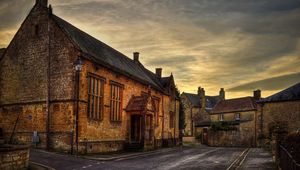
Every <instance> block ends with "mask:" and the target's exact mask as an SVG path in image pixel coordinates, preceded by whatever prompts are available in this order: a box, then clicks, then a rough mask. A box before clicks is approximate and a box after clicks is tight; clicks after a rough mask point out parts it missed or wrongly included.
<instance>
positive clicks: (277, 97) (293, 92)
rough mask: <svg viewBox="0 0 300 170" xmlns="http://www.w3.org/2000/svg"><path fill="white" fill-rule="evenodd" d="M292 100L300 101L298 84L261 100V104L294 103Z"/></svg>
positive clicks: (299, 85)
mask: <svg viewBox="0 0 300 170" xmlns="http://www.w3.org/2000/svg"><path fill="white" fill-rule="evenodd" d="M292 100H300V83H297V84H295V85H293V86H291V87H289V88H287V89H284V90H282V91H280V92H278V93H276V94H273V95H271V96H269V97H267V98H264V99H261V100H260V101H259V103H265V102H280V101H292Z"/></svg>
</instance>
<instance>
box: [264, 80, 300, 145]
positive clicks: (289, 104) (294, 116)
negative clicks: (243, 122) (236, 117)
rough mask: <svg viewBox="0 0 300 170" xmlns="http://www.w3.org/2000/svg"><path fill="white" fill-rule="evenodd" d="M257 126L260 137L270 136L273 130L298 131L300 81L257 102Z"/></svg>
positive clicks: (299, 128)
mask: <svg viewBox="0 0 300 170" xmlns="http://www.w3.org/2000/svg"><path fill="white" fill-rule="evenodd" d="M258 104H259V110H260V114H259V115H258V116H259V122H260V123H259V128H258V133H259V135H261V137H262V138H266V139H268V138H270V137H271V136H270V135H271V133H272V132H273V131H282V132H283V133H289V132H299V131H300V83H297V84H295V85H293V86H291V87H289V88H287V89H284V90H282V91H280V92H278V93H276V94H273V95H271V96H269V97H266V98H264V99H261V100H260V101H259V102H258Z"/></svg>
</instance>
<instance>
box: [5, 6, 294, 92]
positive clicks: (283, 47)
mask: <svg viewBox="0 0 300 170" xmlns="http://www.w3.org/2000/svg"><path fill="white" fill-rule="evenodd" d="M34 3H35V0H0V48H5V47H7V45H8V44H9V42H10V41H11V39H12V37H13V36H14V34H15V33H16V31H17V29H18V28H19V27H20V25H21V23H22V21H23V20H24V19H25V17H26V15H27V14H28V13H29V11H30V9H31V8H32V6H33V5H34ZM49 3H50V4H52V7H53V13H54V14H56V15H58V16H59V17H61V18H63V19H65V20H67V21H68V22H70V23H72V24H73V25H75V26H76V27H78V28H80V29H81V30H83V31H85V32H87V33H89V34H90V35H92V36H94V37H95V38H97V39H99V40H100V41H102V42H104V43H106V44H108V45H110V46H111V47H113V48H115V49H117V50H118V51H120V52H122V53H124V54H125V55H127V56H128V57H130V58H132V52H134V51H138V52H140V60H141V62H142V63H143V64H144V65H145V66H146V67H147V68H148V69H150V70H152V71H154V70H155V68H156V67H162V68H163V75H164V76H167V75H170V74H171V72H172V73H173V75H174V77H175V81H176V84H177V86H178V87H179V89H180V91H181V92H183V91H184V92H193V93H196V91H197V87H198V86H201V87H204V88H205V91H206V94H208V95H217V94H218V91H219V89H220V87H223V88H225V90H226V98H234V97H242V96H249V95H252V91H253V90H255V89H258V88H259V89H261V90H262V95H263V97H267V96H269V95H271V94H273V93H275V92H277V91H279V90H281V89H284V88H287V87H289V86H291V85H293V84H295V83H297V82H299V81H300V0H295V1H292V0H251V1H246V0H244V1H242V0H232V1H228V0H49Z"/></svg>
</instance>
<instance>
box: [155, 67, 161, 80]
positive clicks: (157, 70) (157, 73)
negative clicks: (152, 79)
mask: <svg viewBox="0 0 300 170" xmlns="http://www.w3.org/2000/svg"><path fill="white" fill-rule="evenodd" d="M155 74H156V76H157V77H159V78H161V74H162V68H156V69H155Z"/></svg>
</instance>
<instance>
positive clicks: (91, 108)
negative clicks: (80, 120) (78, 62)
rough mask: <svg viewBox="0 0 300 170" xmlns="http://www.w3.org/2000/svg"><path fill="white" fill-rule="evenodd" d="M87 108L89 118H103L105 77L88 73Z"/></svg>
mask: <svg viewBox="0 0 300 170" xmlns="http://www.w3.org/2000/svg"><path fill="white" fill-rule="evenodd" d="M87 79H88V91H87V93H88V94H87V95H88V109H87V117H88V119H89V120H103V114H104V84H105V83H106V79H105V78H103V77H101V76H98V75H96V74H93V73H88V76H87Z"/></svg>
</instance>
